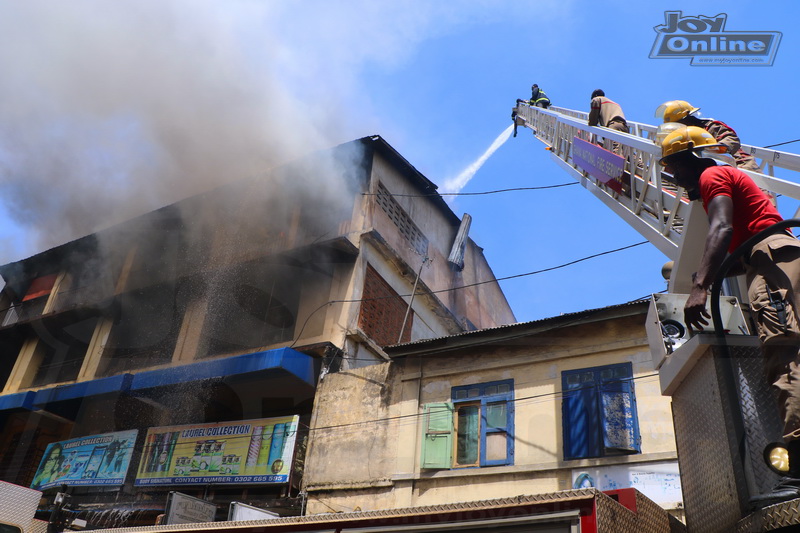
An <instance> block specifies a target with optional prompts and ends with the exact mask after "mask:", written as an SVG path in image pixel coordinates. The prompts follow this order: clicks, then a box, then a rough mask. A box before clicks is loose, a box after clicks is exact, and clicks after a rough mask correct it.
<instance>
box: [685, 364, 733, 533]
mask: <svg viewBox="0 0 800 533" xmlns="http://www.w3.org/2000/svg"><path fill="white" fill-rule="evenodd" d="M721 387H722V384H721V383H720V380H719V379H718V375H717V368H716V363H715V360H714V357H713V352H712V351H710V350H709V351H707V352H706V353H705V354H704V355H703V356H702V357H701V358H700V360H699V361H698V363H697V365H696V366H695V367H694V368H693V369H692V372H691V373H690V374H689V375H688V376H687V378H686V380H685V381H684V382H683V383H682V384H681V386H680V387H679V388H678V390H677V391H676V392H675V395H674V396H673V397H672V408H673V418H674V421H675V440H676V444H677V448H678V457H679V463H680V470H681V485H682V487H683V501H684V505H685V507H686V525H687V526H688V528H689V530H690V531H693V532H697V533H703V532H709V533H717V532H719V531H728V530H730V529H732V526H733V525H734V524H736V522H737V521H738V520H739V519H740V518H741V516H742V512H741V507H740V502H739V497H738V491H737V487H736V485H737V476H736V474H735V472H734V468H733V465H734V461H733V456H732V450H731V446H730V441H729V438H728V432H729V431H730V429H729V426H730V419H729V418H726V414H727V413H726V412H725V411H726V410H725V409H724V408H723V405H722V404H723V400H724V398H725V397H724V395H721V391H720V388H721ZM722 392H723V393H724V391H722Z"/></svg>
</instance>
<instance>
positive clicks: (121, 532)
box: [95, 488, 601, 533]
mask: <svg viewBox="0 0 800 533" xmlns="http://www.w3.org/2000/svg"><path fill="white" fill-rule="evenodd" d="M598 494H601V493H600V492H599V491H598V490H597V489H594V488H589V489H575V490H564V491H558V492H550V493H545V494H534V495H520V496H515V497H512V498H497V499H491V500H480V501H473V502H460V503H450V504H442V505H429V506H422V507H406V508H401V509H386V510H378V511H358V512H349V513H325V514H316V515H309V516H294V517H285V518H273V519H265V520H251V521H243V522H208V523H204V524H178V525H171V526H146V527H130V528H114V529H107V530H102V529H99V530H95V531H108V532H109V533H128V532H130V533H140V532H144V531H219V530H247V529H251V528H258V530H259V531H263V530H264V529H275V530H286V531H288V530H292V531H311V530H312V528H313V530H315V531H316V530H319V529H320V528H326V529H340V528H357V527H366V526H368V525H375V524H386V525H390V524H392V523H393V522H395V523H398V522H402V523H403V524H412V523H426V522H427V523H431V522H439V523H447V522H450V523H452V522H456V521H459V520H464V519H467V518H469V513H473V512H480V511H484V512H485V511H489V510H492V509H503V508H506V509H510V508H519V507H535V506H548V505H553V504H555V505H558V507H559V508H560V509H561V510H565V509H569V508H578V507H580V506H581V505H583V504H588V503H591V502H592V500H594V498H596V497H597V495H598ZM450 513H456V516H455V517H454V518H450V519H448V518H449V517H448V516H447V515H448V514H450ZM518 513H519V511H517V516H518ZM480 516H482V517H484V518H485V515H480ZM456 518H457V519H456ZM302 526H308V527H307V528H306V527H302Z"/></svg>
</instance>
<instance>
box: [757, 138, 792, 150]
mask: <svg viewBox="0 0 800 533" xmlns="http://www.w3.org/2000/svg"><path fill="white" fill-rule="evenodd" d="M798 141H800V139H795V140H793V141H785V142H782V143H775V144H768V145H766V146H762V148H774V147H776V146H783V145H784V144H792V143H796V142H798Z"/></svg>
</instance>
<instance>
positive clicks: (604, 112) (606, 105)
mask: <svg viewBox="0 0 800 533" xmlns="http://www.w3.org/2000/svg"><path fill="white" fill-rule="evenodd" d="M589 125H590V126H603V127H606V128H608V129H611V130H616V131H621V132H622V133H630V130H629V129H628V123H627V122H626V121H625V113H623V112H622V107H620V105H619V104H618V103H616V102H615V101H613V100H610V99H609V98H606V93H605V92H604V91H603V89H595V90H594V92H592V101H591V102H590V104H589ZM611 151H612V152H614V153H615V154H617V155H620V154H621V153H622V146H621V145H620V144H619V143H618V142H616V141H612V143H611Z"/></svg>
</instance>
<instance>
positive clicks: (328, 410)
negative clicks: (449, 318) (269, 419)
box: [305, 306, 677, 513]
mask: <svg viewBox="0 0 800 533" xmlns="http://www.w3.org/2000/svg"><path fill="white" fill-rule="evenodd" d="M636 309H637V310H636V311H631V312H630V313H627V314H628V315H630V316H622V317H617V318H610V319H607V320H602V321H597V322H592V323H580V322H581V321H580V320H578V319H576V320H575V323H573V324H569V325H565V326H564V327H561V328H557V329H549V330H546V331H542V332H540V333H537V334H531V335H525V336H521V337H519V338H515V339H513V340H508V341H505V342H494V343H491V344H490V343H476V345H475V346H474V347H472V348H465V349H458V350H453V351H451V352H445V353H437V354H424V355H414V356H408V357H406V358H404V359H398V360H396V361H394V362H393V363H391V365H395V366H396V367H397V370H396V372H389V370H388V367H389V366H390V365H381V367H382V368H386V371H385V372H382V373H381V374H380V376H378V375H374V374H370V376H369V377H370V378H378V379H375V381H378V382H380V386H379V385H377V384H376V383H372V382H366V381H365V380H364V379H363V378H364V377H366V375H363V376H362V375H361V374H359V375H358V377H356V376H355V375H335V376H328V377H326V378H325V379H326V381H327V380H328V379H329V378H331V377H333V378H334V379H332V380H330V381H327V383H324V386H323V387H322V388H320V390H319V391H318V396H317V400H316V401H317V409H318V411H317V415H316V423H317V424H319V425H322V426H335V425H337V424H341V423H347V424H353V423H355V422H365V423H364V424H363V425H358V426H355V425H353V426H348V427H349V429H350V431H345V428H339V429H337V430H336V431H333V432H327V431H324V432H320V433H319V434H317V433H314V438H315V442H314V452H313V453H314V454H315V461H314V462H315V465H316V466H315V467H314V468H313V469H309V470H307V472H306V478H305V479H306V483H307V484H308V486H307V489H308V491H309V507H308V509H309V512H311V513H314V512H329V511H330V510H331V507H332V508H334V509H335V510H344V511H346V510H348V509H354V508H356V507H360V508H361V509H362V510H368V509H380V508H386V507H387V506H388V507H403V506H414V505H436V504H443V503H451V502H458V501H468V500H481V499H487V498H496V497H510V496H515V495H518V494H531V493H541V492H550V491H554V490H563V489H568V488H571V479H572V478H571V475H572V470H573V469H581V468H588V467H602V466H610V465H615V464H636V463H642V464H646V463H648V462H650V463H653V462H663V461H675V460H676V459H677V455H676V451H675V438H674V432H673V428H672V422H671V420H672V418H671V411H670V401H669V398H666V397H662V396H661V395H660V389H659V385H658V378H657V375H656V374H655V371H654V369H653V365H652V358H651V355H650V353H649V351H648V347H647V340H646V336H645V331H644V320H645V314H644V313H645V309H644V306H640V307H637V308H636ZM631 313H633V314H631ZM623 314H626V313H623ZM623 362H631V363H632V366H633V372H634V387H635V392H636V400H637V411H638V421H639V428H640V435H641V439H642V444H641V447H642V453H641V454H636V455H629V456H618V457H604V458H596V459H584V460H573V461H565V460H564V459H563V438H562V420H561V418H562V415H561V405H562V402H561V372H562V371H565V370H571V369H580V368H590V367H595V366H602V365H608V364H615V363H623ZM367 370H369V371H371V372H376V371H377V368H374V367H372V368H370V369H367ZM506 379H513V380H514V397H515V411H516V412H515V459H514V463H513V464H512V465H508V466H494V467H480V468H462V469H449V470H421V469H420V467H419V463H420V450H421V445H420V442H421V439H422V420H421V418H422V417H421V414H422V405H424V404H426V403H431V402H444V401H448V400H449V399H450V394H451V389H452V387H456V386H460V385H468V384H475V383H484V382H489V381H497V380H506ZM361 381H365V383H364V385H360V384H359V382H361ZM359 387H361V388H359ZM385 388H390V389H392V390H393V391H394V392H395V394H389V395H387V394H386V393H385ZM378 393H380V394H378ZM370 394H374V395H375V396H372V397H370V396H369V395H370ZM332 399H333V400H332ZM387 402H389V403H387ZM351 406H352V407H351ZM364 406H367V407H366V411H367V412H368V413H369V414H367V413H366V412H365V407H364ZM328 416H330V417H331V419H328V418H327V417H328ZM355 428H359V430H358V431H355ZM320 437H321V438H320ZM340 439H341V442H340ZM320 458H327V459H326V460H325V461H321V462H320V463H317V461H320ZM320 465H324V468H322V467H321V466H320ZM343 465H347V466H343ZM351 465H353V466H352V467H351ZM371 485H372V488H370V486H371ZM321 489H326V490H324V491H321ZM317 500H319V502H318V503H315V501H317ZM337 506H338V507H337Z"/></svg>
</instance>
